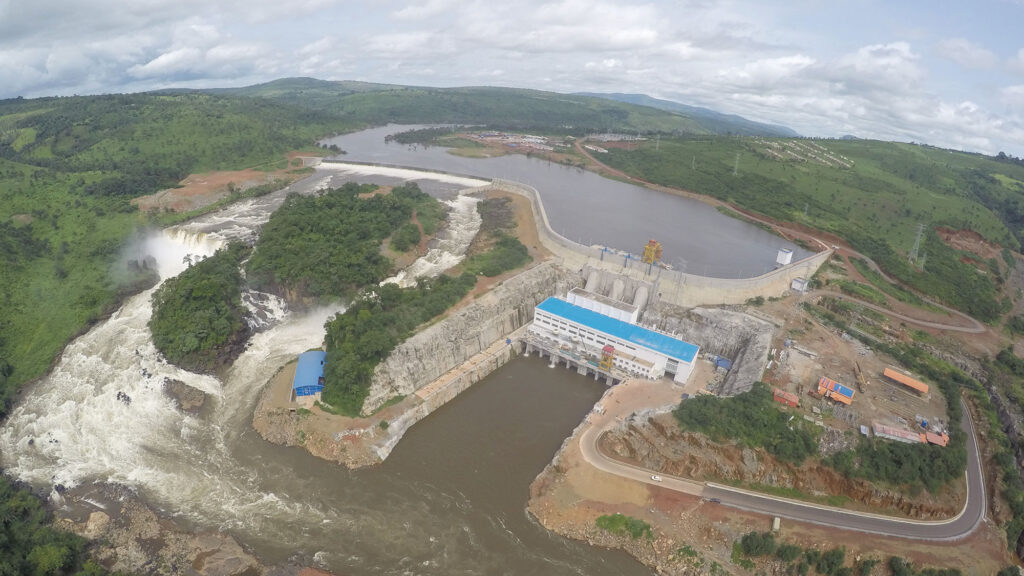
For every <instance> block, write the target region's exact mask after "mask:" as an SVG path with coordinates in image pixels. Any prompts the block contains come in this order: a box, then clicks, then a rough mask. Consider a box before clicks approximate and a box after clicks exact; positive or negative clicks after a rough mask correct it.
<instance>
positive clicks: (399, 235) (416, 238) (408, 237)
mask: <svg viewBox="0 0 1024 576" xmlns="http://www.w3.org/2000/svg"><path fill="white" fill-rule="evenodd" d="M421 238H422V235H421V234H420V227H419V226H417V225H415V224H413V223H412V222H408V223H405V224H402V226H401V227H400V228H399V229H398V230H396V231H395V233H394V235H393V236H391V248H393V249H395V250H397V251H399V252H407V251H408V250H409V249H410V248H414V247H416V246H418V245H419V243H420V239H421Z"/></svg>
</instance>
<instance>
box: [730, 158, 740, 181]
mask: <svg viewBox="0 0 1024 576" xmlns="http://www.w3.org/2000/svg"><path fill="white" fill-rule="evenodd" d="M739 169H740V153H739V152H737V153H736V163H735V164H733V165H732V175H733V176H735V175H736V173H737V172H738V171H739Z"/></svg>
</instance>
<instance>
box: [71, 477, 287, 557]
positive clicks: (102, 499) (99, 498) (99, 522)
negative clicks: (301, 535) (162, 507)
mask: <svg viewBox="0 0 1024 576" xmlns="http://www.w3.org/2000/svg"><path fill="white" fill-rule="evenodd" d="M79 498H81V499H79ZM68 504H69V506H67V507H65V508H62V509H61V510H59V511H57V514H58V517H59V518H58V521H57V524H58V525H60V526H63V527H64V528H67V529H68V530H71V531H72V532H75V533H77V534H79V535H81V536H83V537H85V538H88V539H89V540H92V541H94V542H96V547H95V548H94V550H93V556H94V557H95V558H96V559H97V560H98V561H99V562H101V563H102V564H103V565H104V566H107V567H108V568H110V569H112V570H120V571H127V572H131V573H134V574H160V575H164V574H167V575H171V574H174V575H177V574H192V575H197V576H258V575H260V574H264V573H265V572H266V571H267V568H266V567H265V566H263V565H262V564H261V563H260V562H259V561H258V560H257V559H256V558H255V557H254V556H253V555H251V554H249V553H248V552H247V551H246V550H245V549H243V548H242V546H241V545H239V544H238V542H236V541H235V539H234V538H232V537H231V536H228V535H226V534H222V533H219V532H199V533H192V532H187V531H183V530H181V529H179V528H178V527H177V526H175V524H174V523H173V522H171V521H169V520H165V519H162V518H160V517H159V516H157V514H156V513H155V512H154V511H153V510H152V509H150V508H149V507H148V506H146V505H145V504H143V503H142V502H141V501H140V500H139V499H138V498H136V497H135V496H134V494H132V493H131V492H130V491H128V490H126V489H124V488H120V487H117V486H108V485H100V486H87V487H84V488H82V489H78V490H75V491H73V492H72V493H69V494H68ZM97 504H98V505H101V506H103V507H104V508H105V509H104V510H97V509H96V508H95V506H96V505H97ZM76 516H79V517H82V516H84V519H82V520H79V519H78V518H76ZM289 568H290V571H291V572H292V573H297V572H298V571H299V569H300V567H298V566H294V567H289Z"/></svg>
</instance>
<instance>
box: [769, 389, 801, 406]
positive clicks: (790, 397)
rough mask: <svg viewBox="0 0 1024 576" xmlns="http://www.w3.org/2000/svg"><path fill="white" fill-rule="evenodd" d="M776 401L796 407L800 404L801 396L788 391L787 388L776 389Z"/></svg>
mask: <svg viewBox="0 0 1024 576" xmlns="http://www.w3.org/2000/svg"><path fill="white" fill-rule="evenodd" d="M775 401H776V402H778V403H780V404H785V405H786V406H792V407H794V408H796V407H797V406H799V405H800V398H798V397H797V395H796V394H793V393H792V392H786V391H785V390H780V389H778V388H776V389H775Z"/></svg>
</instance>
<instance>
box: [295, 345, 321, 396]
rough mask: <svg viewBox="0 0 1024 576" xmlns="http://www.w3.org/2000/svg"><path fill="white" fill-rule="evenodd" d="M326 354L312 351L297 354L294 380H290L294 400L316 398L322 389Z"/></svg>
mask: <svg viewBox="0 0 1024 576" xmlns="http://www.w3.org/2000/svg"><path fill="white" fill-rule="evenodd" d="M326 359H327V353H326V352H324V351H323V350H313V351H310V352H303V353H302V354H299V363H298V365H297V366H295V378H294V379H293V380H292V392H293V393H294V394H295V397H296V398H301V397H303V396H316V395H318V394H320V392H322V391H323V389H324V361H325V360H326Z"/></svg>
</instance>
